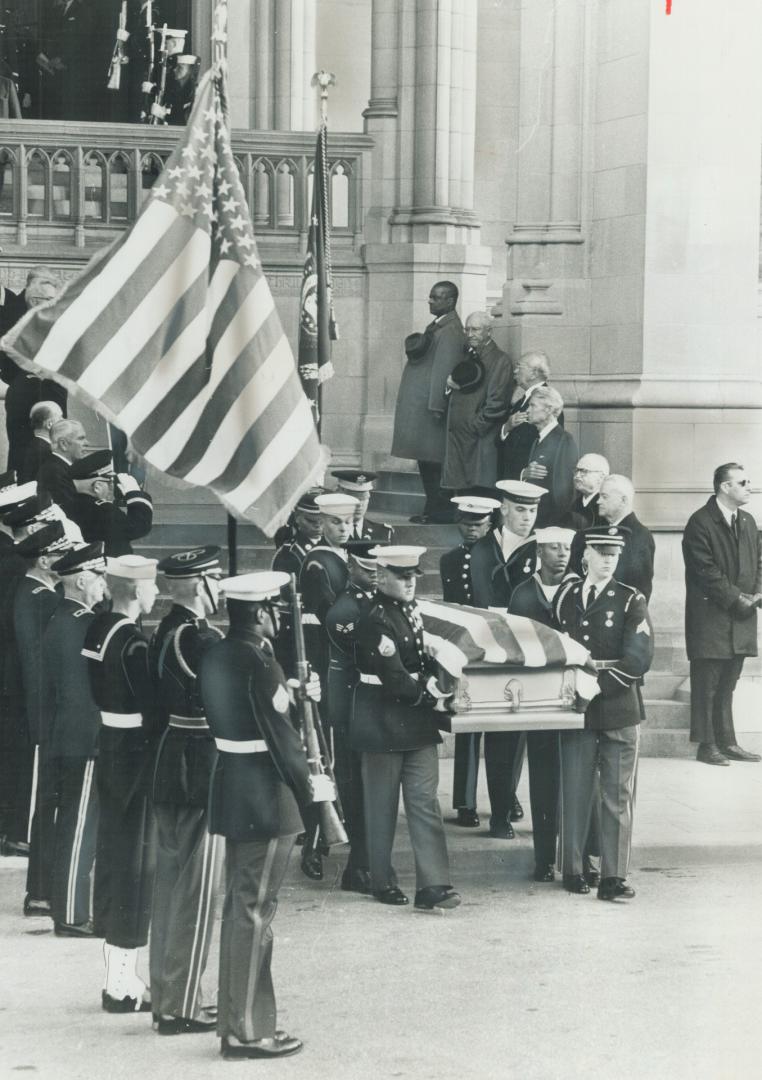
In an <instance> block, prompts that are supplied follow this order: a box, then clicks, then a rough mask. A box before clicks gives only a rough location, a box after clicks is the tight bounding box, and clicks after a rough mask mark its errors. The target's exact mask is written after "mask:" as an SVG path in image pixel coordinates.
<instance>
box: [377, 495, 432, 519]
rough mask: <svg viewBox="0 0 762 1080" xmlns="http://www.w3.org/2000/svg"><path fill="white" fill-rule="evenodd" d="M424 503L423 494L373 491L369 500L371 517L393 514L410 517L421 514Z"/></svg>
mask: <svg viewBox="0 0 762 1080" xmlns="http://www.w3.org/2000/svg"><path fill="white" fill-rule="evenodd" d="M425 501H426V500H425V497H424V494H423V492H412V491H374V492H373V496H372V498H371V500H370V508H371V515H378V514H389V513H394V514H405V515H406V516H407V517H410V516H412V515H413V514H421V513H423V507H424V503H425Z"/></svg>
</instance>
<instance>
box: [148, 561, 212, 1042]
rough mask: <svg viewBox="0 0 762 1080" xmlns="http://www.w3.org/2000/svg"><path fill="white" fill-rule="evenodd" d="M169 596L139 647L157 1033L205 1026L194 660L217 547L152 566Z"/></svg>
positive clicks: (206, 936)
mask: <svg viewBox="0 0 762 1080" xmlns="http://www.w3.org/2000/svg"><path fill="white" fill-rule="evenodd" d="M158 570H159V572H160V573H162V574H164V578H165V580H166V583H167V587H168V589H169V593H170V595H171V597H172V607H171V608H170V610H169V612H168V614H167V615H165V616H164V618H163V619H162V621H161V623H160V624H159V627H158V629H157V631H156V633H155V634H154V636H153V638H152V640H151V645H150V648H149V654H148V655H149V666H150V670H151V676H152V678H153V681H154V685H155V687H156V694H157V698H158V705H159V712H160V725H161V727H162V729H163V730H164V734H163V735H162V737H161V742H160V744H159V751H158V755H157V758H156V766H155V768H154V776H153V804H154V811H155V814H156V833H157V845H156V879H155V884H154V892H153V905H152V910H151V948H150V970H151V1004H152V1008H153V1012H154V1016H156V1017H158V1032H159V1034H160V1035H182V1034H190V1033H193V1032H202V1031H211V1030H213V1029H214V1027H215V1023H216V1016H214V1015H211V1014H210V1012H209V1010H208V1009H205V1008H204V1003H203V1002H202V1001H201V977H202V975H203V973H204V969H205V967H206V961H207V956H208V954H209V945H210V943H211V937H212V927H213V925H214V910H215V893H216V891H217V887H218V885H219V874H220V863H221V858H222V848H221V845H220V844H219V843H218V841H217V837H216V836H210V835H209V833H208V831H207V807H208V803H209V785H210V782H211V777H212V770H213V768H214V763H215V760H216V757H217V751H216V749H215V745H214V739H213V738H212V733H211V731H210V729H209V724H208V723H207V720H206V713H205V710H204V705H203V702H202V701H201V694H200V692H199V687H198V669H199V665H200V663H201V657H202V656H203V654H204V653H205V652H206V650H207V649H209V648H210V647H211V646H212V645H215V644H217V642H219V640H220V638H221V637H222V634H221V633H220V631H219V630H217V629H216V627H214V626H211V625H210V624H209V622H208V620H209V618H210V616H212V615H214V614H215V613H216V611H217V603H218V599H219V578H220V577H221V576H222V575H221V569H220V549H219V548H218V547H215V546H213V545H210V546H207V547H198V548H191V549H190V550H187V551H178V552H175V554H174V555H169V556H167V558H166V559H162V561H161V562H160V563H159V566H158Z"/></svg>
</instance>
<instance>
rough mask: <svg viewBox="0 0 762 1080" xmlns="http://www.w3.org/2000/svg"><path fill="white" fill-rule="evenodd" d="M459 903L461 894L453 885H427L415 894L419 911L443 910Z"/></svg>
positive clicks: (454, 906)
mask: <svg viewBox="0 0 762 1080" xmlns="http://www.w3.org/2000/svg"><path fill="white" fill-rule="evenodd" d="M459 904H460V896H459V895H458V893H456V892H455V889H453V887H452V885H427V886H426V888H425V889H419V890H418V892H417V893H416V894H415V908H416V910H417V911H440V910H442V911H443V910H446V909H447V910H449V909H450V908H456V907H457V906H458V905H459Z"/></svg>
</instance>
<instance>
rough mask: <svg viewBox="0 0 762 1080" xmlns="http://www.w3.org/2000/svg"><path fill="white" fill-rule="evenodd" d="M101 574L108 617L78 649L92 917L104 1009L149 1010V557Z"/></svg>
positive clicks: (152, 732) (152, 719)
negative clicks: (94, 749)
mask: <svg viewBox="0 0 762 1080" xmlns="http://www.w3.org/2000/svg"><path fill="white" fill-rule="evenodd" d="M106 573H107V583H108V589H109V592H110V593H111V599H112V610H111V611H110V612H105V613H103V614H101V615H98V616H96V618H95V619H94V620H93V622H92V623H91V625H90V627H89V628H88V631H87V635H86V637H85V644H84V646H83V648H82V655H83V656H84V657H86V658H87V661H88V665H87V667H88V675H89V679H90V690H91V692H92V696H93V700H94V701H95V704H96V705H97V707H98V708H99V710H100V713H101V728H100V732H99V751H98V801H99V804H100V819H99V822H98V840H97V848H96V863H95V889H94V894H93V918H94V922H95V930H96V933H97V934H98V935H99V936H101V935H102V936H103V937H104V938H105V939H106V944H105V960H106V980H105V986H104V989H103V993H102V995H101V1001H102V1004H103V1008H104V1009H105V1010H106V1011H107V1012H115V1013H122V1012H146V1011H150V1008H151V1003H150V1001H149V1000H148V998H147V997H146V996H145V990H146V987H145V983H144V982H143V980H142V979H141V978H140V977H139V975H138V973H137V961H138V950H139V949H140V948H141V946H143V945H145V944H146V942H147V940H148V925H149V921H150V912H151V894H152V892H153V877H154V867H155V858H156V837H155V827H154V820H153V810H152V808H151V805H150V801H149V792H150V787H151V777H152V774H153V766H154V761H155V754H156V731H157V704H156V695H155V691H154V689H153V684H152V682H151V679H150V676H149V671H148V641H147V639H146V638H145V637H144V635H143V633H142V632H141V631H140V630H139V629H138V627H137V625H136V622H137V620H138V619H139V618H140V616H141V615H147V614H148V613H149V612H150V610H151V608H152V607H153V605H154V603H155V601H156V597H157V595H158V592H159V590H158V589H157V587H156V559H144V558H143V557H142V556H140V555H122V556H120V557H119V558H116V559H108V560H107V563H106Z"/></svg>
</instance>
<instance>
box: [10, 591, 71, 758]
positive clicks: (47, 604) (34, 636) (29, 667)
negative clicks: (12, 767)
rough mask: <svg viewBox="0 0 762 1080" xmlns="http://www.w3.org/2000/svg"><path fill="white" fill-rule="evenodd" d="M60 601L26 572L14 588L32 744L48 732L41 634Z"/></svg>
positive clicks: (44, 739) (15, 625) (15, 626)
mask: <svg viewBox="0 0 762 1080" xmlns="http://www.w3.org/2000/svg"><path fill="white" fill-rule="evenodd" d="M60 602H61V597H60V595H59V594H58V593H57V592H56V591H55V589H51V587H50V586H49V585H46V584H44V583H43V582H42V581H39V580H38V579H37V578H34V577H31V576H30V574H29V573H27V575H26V576H25V577H23V578H21V580H20V581H19V583H18V585H17V587H16V593H15V596H14V601H13V625H14V634H15V637H16V646H17V648H18V655H19V663H20V666H21V676H22V679H23V683H24V706H25V708H26V718H27V725H28V729H29V737H30V739H31V741H32V742H33V743H39V742H43V741H46V740H47V737H48V735H49V731H48V727H49V720H50V715H51V710H50V706H49V703H48V702H47V701H45V698H44V695H43V693H42V685H43V679H42V673H43V666H44V656H43V652H42V635H43V633H44V632H45V627H46V626H47V625H48V622H49V621H50V619H51V617H52V615H53V612H54V611H55V610H56V608H57V607H58V605H59V604H60Z"/></svg>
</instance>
